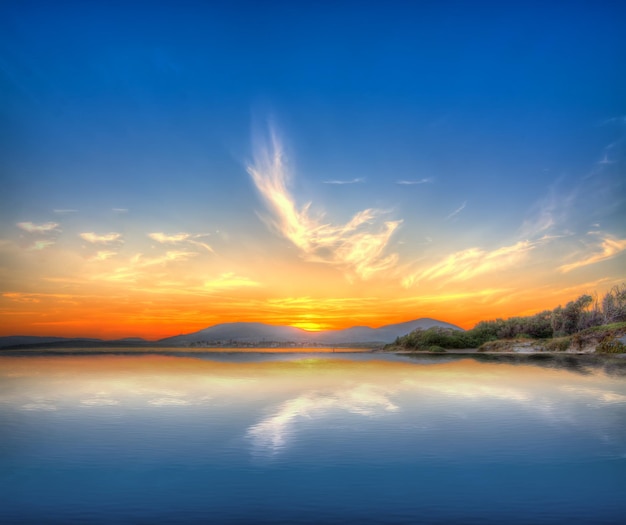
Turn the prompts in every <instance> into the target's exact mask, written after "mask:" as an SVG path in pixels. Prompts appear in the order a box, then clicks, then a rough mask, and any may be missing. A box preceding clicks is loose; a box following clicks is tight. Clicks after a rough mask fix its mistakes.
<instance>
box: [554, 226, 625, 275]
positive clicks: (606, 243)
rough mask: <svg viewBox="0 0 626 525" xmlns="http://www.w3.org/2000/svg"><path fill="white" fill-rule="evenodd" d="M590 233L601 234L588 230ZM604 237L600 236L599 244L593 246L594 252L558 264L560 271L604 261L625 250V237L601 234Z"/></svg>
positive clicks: (563, 271) (565, 271) (566, 271)
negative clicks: (618, 237)
mask: <svg viewBox="0 0 626 525" xmlns="http://www.w3.org/2000/svg"><path fill="white" fill-rule="evenodd" d="M589 233H590V234H592V235H602V234H600V233H599V232H589ZM603 235H604V237H603V238H601V242H600V246H599V247H597V248H595V250H594V251H595V253H592V254H591V255H588V256H587V257H584V258H583V259H580V260H578V261H576V262H573V263H570V264H564V265H562V266H559V268H558V269H559V271H560V272H561V273H568V272H571V271H572V270H575V269H576V268H581V267H583V266H589V265H590V264H595V263H598V262H601V261H606V260H608V259H612V258H613V257H615V256H616V255H619V254H620V253H622V252H623V251H624V250H626V239H616V238H615V237H613V236H611V235H608V234H603Z"/></svg>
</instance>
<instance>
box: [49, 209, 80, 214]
mask: <svg viewBox="0 0 626 525" xmlns="http://www.w3.org/2000/svg"><path fill="white" fill-rule="evenodd" d="M52 211H53V212H54V213H58V214H59V215H68V214H70V213H78V210H70V209H59V210H52Z"/></svg>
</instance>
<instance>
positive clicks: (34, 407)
mask: <svg viewBox="0 0 626 525" xmlns="http://www.w3.org/2000/svg"><path fill="white" fill-rule="evenodd" d="M21 409H22V410H29V411H33V412H52V411H54V410H56V409H57V407H56V406H55V405H53V404H51V403H26V404H25V405H22V406H21Z"/></svg>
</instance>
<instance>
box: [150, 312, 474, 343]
mask: <svg viewBox="0 0 626 525" xmlns="http://www.w3.org/2000/svg"><path fill="white" fill-rule="evenodd" d="M433 326H440V327H443V328H452V329H455V330H462V328H459V327H458V326H455V325H453V324H450V323H444V322H443V321H437V320H435V319H428V318H422V319H415V320H413V321H408V322H406V323H398V324H390V325H386V326H381V327H380V328H370V327H369V326H353V327H352V328H345V329H343V330H323V331H320V332H309V331H307V330H303V329H301V328H295V327H293V326H274V325H267V324H263V323H225V324H217V325H215V326H211V327H209V328H205V329H203V330H200V331H198V332H193V333H191V334H182V335H177V336H174V337H167V338H165V339H161V340H159V341H158V343H159V344H162V345H166V346H187V345H191V344H198V343H206V344H220V343H221V344H229V343H232V344H246V343H248V344H259V343H298V344H306V343H309V344H329V345H335V344H359V343H391V342H393V341H394V340H395V339H396V337H400V336H403V335H406V334H408V333H409V332H412V331H413V330H415V329H417V328H422V329H427V328H431V327H433Z"/></svg>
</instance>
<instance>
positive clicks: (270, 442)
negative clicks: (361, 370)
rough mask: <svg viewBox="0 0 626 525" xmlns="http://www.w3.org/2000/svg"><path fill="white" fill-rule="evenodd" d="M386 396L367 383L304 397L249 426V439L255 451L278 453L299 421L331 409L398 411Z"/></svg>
mask: <svg viewBox="0 0 626 525" xmlns="http://www.w3.org/2000/svg"><path fill="white" fill-rule="evenodd" d="M387 396H388V392H386V391H381V389H377V388H375V387H373V386H372V385H368V384H361V385H359V386H357V387H355V388H351V389H349V390H343V391H338V392H333V393H331V394H322V393H316V392H312V393H308V394H304V395H302V396H298V397H296V398H295V399H290V400H288V401H286V402H284V403H283V404H282V405H281V406H280V408H279V409H278V410H277V411H276V412H275V413H274V414H273V415H271V416H269V417H267V418H266V419H264V420H262V421H261V422H260V423H257V424H256V425H254V426H252V427H250V428H249V429H248V432H247V436H248V438H250V439H251V440H252V443H253V446H254V447H255V448H256V449H258V450H261V451H263V452H267V453H270V454H276V453H277V452H279V451H280V449H282V448H284V447H285V444H286V442H287V440H288V439H289V437H290V436H291V435H292V434H293V433H294V431H295V428H294V427H295V425H296V422H297V421H298V419H302V418H312V417H322V416H323V415H325V414H327V413H328V412H330V411H331V410H345V411H347V412H350V413H352V414H358V415H361V416H373V415H376V414H377V413H380V412H385V411H387V412H394V411H396V410H398V407H397V406H396V405H395V404H393V403H392V402H391V401H390V400H389V398H388V397H387Z"/></svg>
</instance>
